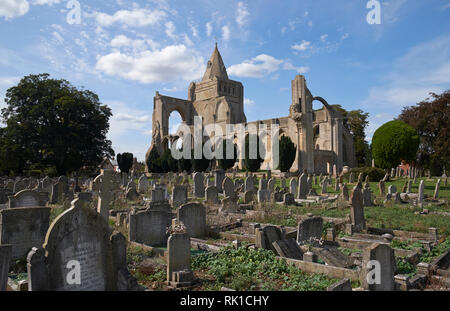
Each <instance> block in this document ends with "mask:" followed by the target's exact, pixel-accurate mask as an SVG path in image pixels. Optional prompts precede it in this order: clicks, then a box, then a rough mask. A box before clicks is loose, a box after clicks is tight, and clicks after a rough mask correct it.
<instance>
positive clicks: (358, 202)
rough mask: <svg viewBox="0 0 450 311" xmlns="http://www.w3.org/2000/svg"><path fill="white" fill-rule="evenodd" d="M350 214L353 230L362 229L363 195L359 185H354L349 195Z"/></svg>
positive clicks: (364, 224)
mask: <svg viewBox="0 0 450 311" xmlns="http://www.w3.org/2000/svg"><path fill="white" fill-rule="evenodd" d="M350 216H351V221H352V225H353V229H354V230H355V231H362V230H364V229H365V228H366V219H365V217H364V204H363V195H362V193H361V189H360V188H359V187H354V188H353V191H352V195H351V196H350Z"/></svg>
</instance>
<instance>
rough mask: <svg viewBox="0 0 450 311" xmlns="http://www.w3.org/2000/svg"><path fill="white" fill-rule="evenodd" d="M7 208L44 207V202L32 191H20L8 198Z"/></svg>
mask: <svg viewBox="0 0 450 311" xmlns="http://www.w3.org/2000/svg"><path fill="white" fill-rule="evenodd" d="M8 205H9V208H18V207H40V206H45V200H44V199H43V197H42V196H40V195H39V193H38V192H37V191H34V190H21V191H19V192H17V193H16V194H15V195H14V196H10V197H9V204H8Z"/></svg>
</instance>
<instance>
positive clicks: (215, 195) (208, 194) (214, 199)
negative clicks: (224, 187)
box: [205, 186, 219, 204]
mask: <svg viewBox="0 0 450 311" xmlns="http://www.w3.org/2000/svg"><path fill="white" fill-rule="evenodd" d="M205 202H206V203H207V204H219V191H218V190H217V188H216V187H215V186H211V187H208V188H206V191H205Z"/></svg>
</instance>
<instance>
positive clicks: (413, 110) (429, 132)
mask: <svg viewBox="0 0 450 311" xmlns="http://www.w3.org/2000/svg"><path fill="white" fill-rule="evenodd" d="M430 96H431V98H429V99H426V100H425V101H422V102H420V103H418V104H416V105H415V106H410V107H405V108H403V111H402V113H401V114H400V115H399V117H398V119H399V120H401V121H403V122H405V123H407V124H409V125H410V126H412V127H413V128H415V129H416V130H417V131H418V133H419V136H420V146H419V151H418V154H417V159H416V160H417V163H418V164H419V165H421V166H423V167H425V168H429V169H431V170H432V171H433V173H434V174H438V173H440V172H439V171H442V169H443V168H444V167H446V168H450V104H449V103H450V90H447V91H445V92H444V93H442V94H440V95H437V94H435V93H430Z"/></svg>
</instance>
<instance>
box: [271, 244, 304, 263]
mask: <svg viewBox="0 0 450 311" xmlns="http://www.w3.org/2000/svg"><path fill="white" fill-rule="evenodd" d="M272 246H273V247H274V248H275V250H276V252H277V253H278V255H279V256H281V257H285V258H292V259H296V260H303V251H302V250H301V248H300V247H299V246H298V244H297V242H295V240H294V239H285V240H278V241H275V242H273V243H272Z"/></svg>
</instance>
